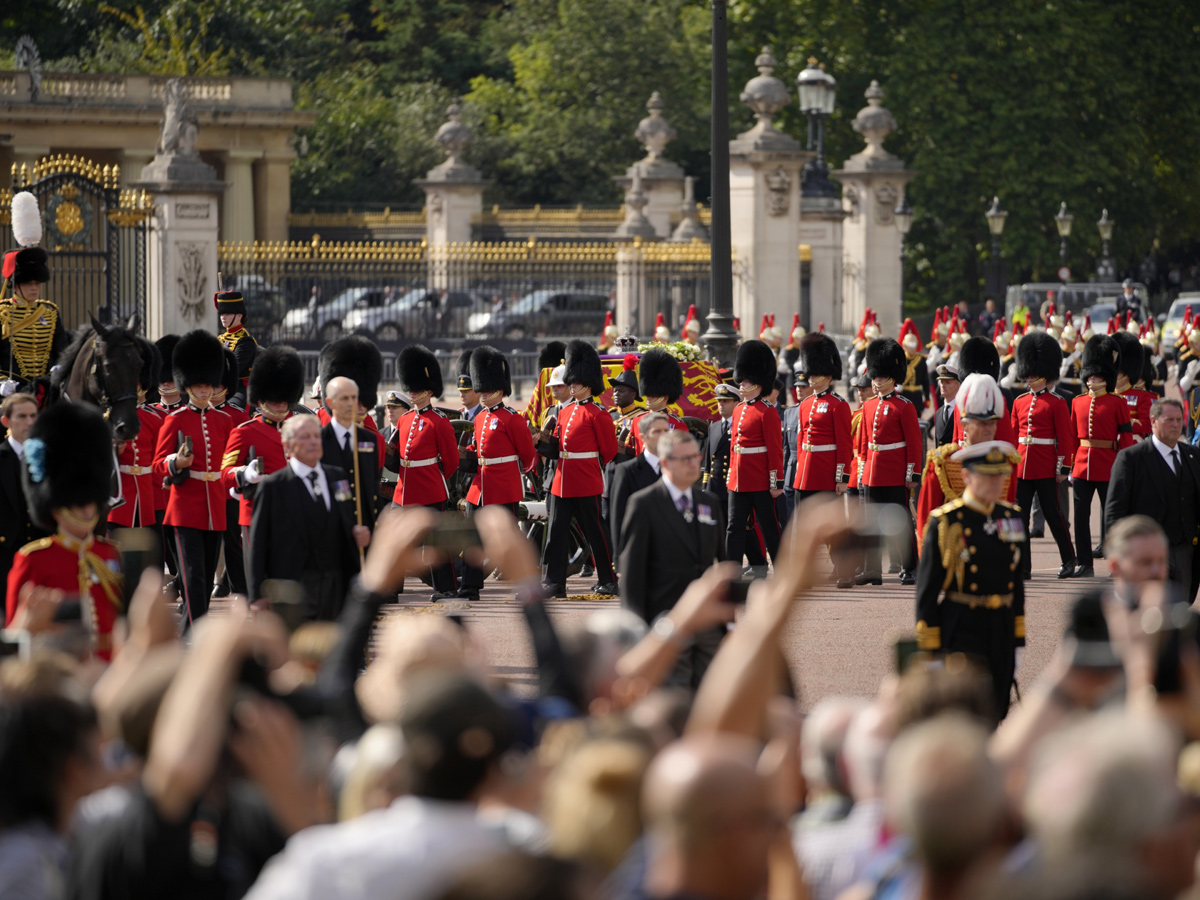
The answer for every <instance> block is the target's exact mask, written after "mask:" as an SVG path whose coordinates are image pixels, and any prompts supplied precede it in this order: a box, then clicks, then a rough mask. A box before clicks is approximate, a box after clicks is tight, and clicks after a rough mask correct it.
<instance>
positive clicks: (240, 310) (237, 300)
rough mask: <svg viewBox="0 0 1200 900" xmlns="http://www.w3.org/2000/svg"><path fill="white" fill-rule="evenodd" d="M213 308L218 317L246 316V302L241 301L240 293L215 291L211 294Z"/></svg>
mask: <svg viewBox="0 0 1200 900" xmlns="http://www.w3.org/2000/svg"><path fill="white" fill-rule="evenodd" d="M213 306H215V307H216V308H217V315H219V316H225V315H240V316H243V317H244V316H245V315H246V301H245V300H243V299H242V292H241V291H217V292H216V293H215V294H213ZM242 321H245V319H244V318H243V320H242Z"/></svg>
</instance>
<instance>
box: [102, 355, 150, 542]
mask: <svg viewBox="0 0 1200 900" xmlns="http://www.w3.org/2000/svg"><path fill="white" fill-rule="evenodd" d="M137 343H138V350H139V352H140V353H141V356H142V372H141V375H140V376H139V377H138V408H137V415H138V433H137V437H135V438H134V439H133V440H131V441H125V442H123V443H121V444H119V445H118V447H117V464H118V471H119V473H120V478H121V496H122V497H123V498H124V500H125V502H124V503H122V504H121V505H120V506H118V507H116V508H115V509H112V510H109V513H108V527H109V530H110V531H111V530H112V529H114V528H152V529H154V531H155V532H156V533H157V534H158V539H159V543H160V544H161V543H162V528H161V527H160V525H159V523H158V519H157V516H156V512H155V505H156V504H155V501H156V500H157V498H158V495H159V493H160V492H161V490H162V489H161V488H160V487H157V486H156V485H155V483H154V482H155V478H154V448H155V447H157V446H158V429H159V426H160V425H161V424H162V420H163V412H162V410H160V409H158V408H157V407H154V406H150V405H148V404H147V403H146V392H147V391H148V390H151V389H153V388H154V386H155V385H157V384H158V379H159V371H160V369H161V368H162V360H161V358H160V357H159V355H158V350H157V349H156V348H155V346H154V345H153V344H152V343H150V342H149V341H148V340H146V339H145V338H138V339H137Z"/></svg>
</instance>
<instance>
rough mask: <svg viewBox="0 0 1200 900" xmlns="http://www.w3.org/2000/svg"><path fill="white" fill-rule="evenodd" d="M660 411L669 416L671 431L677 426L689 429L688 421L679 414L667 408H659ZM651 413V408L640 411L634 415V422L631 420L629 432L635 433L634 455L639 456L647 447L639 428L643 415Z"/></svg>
mask: <svg viewBox="0 0 1200 900" xmlns="http://www.w3.org/2000/svg"><path fill="white" fill-rule="evenodd" d="M659 412H660V413H662V414H663V415H664V416H666V417H667V429H668V430H669V431H674V430H675V429H676V428H682V429H684V430H685V431H686V430H687V423H686V422H684V421H683V419H681V418H679V416H677V415H675V413H673V412H668V411H667V410H665V409H662V410H659ZM649 414H650V411H649V410H646V411H645V412H641V413H638V414H637V415H636V416H634V417H633V422H631V423H630V425H629V429H630V431H629V433H630V434H631V435H633V455H634V456H637V455H638V454H639V453H641V452H642V451H644V450H645V449H646V445H645V444H644V443H643V442H642V432H641V431H640V430H639V429H638V423H639V422H641V421H642V418H643V417H645V416H648V415H649Z"/></svg>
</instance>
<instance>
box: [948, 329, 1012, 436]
mask: <svg viewBox="0 0 1200 900" xmlns="http://www.w3.org/2000/svg"><path fill="white" fill-rule="evenodd" d="M976 372H978V373H979V374H981V375H991V376H992V380H993V381H995V382H997V383H999V382H1000V351H999V350H997V349H996V345H995V344H993V343H992V342H991V341H989V340H987V339H986V338H982V337H973V338H967V339H966V341H964V342H963V345H962V349H960V350H959V351H958V377H959V380H960V381H966V380H967V376H968V375H974V374H975V373H976ZM1010 416H1011V411H1010V409H1009V407H1008V405H1007V402H1006V404H1005V407H1004V415H1003V416H1001V418H1000V421H999V422H997V423H996V440H998V441H1004V443H1006V444H1016V442H1017V433H1016V432H1015V431H1013V426H1012V421H1011V419H1010ZM962 439H963V430H962V418H961V417H960V415H959V411H958V407H955V409H954V440H955V441H956V442H957V443H959V444H961V443H962Z"/></svg>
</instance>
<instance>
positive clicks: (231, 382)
mask: <svg viewBox="0 0 1200 900" xmlns="http://www.w3.org/2000/svg"><path fill="white" fill-rule="evenodd" d="M224 349H225V377H224V378H222V379H221V385H222V387H224V388H225V396H226V397H232V396H233V395H234V394H236V393H237V389H238V388H239V387H241V385H242V379H240V378H238V361H237V357H236V356H234V355H233V351H232V350H230V349H229V348H228V347H226V348H224Z"/></svg>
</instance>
